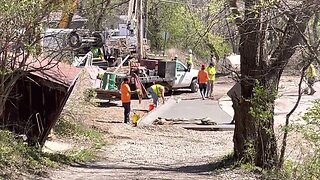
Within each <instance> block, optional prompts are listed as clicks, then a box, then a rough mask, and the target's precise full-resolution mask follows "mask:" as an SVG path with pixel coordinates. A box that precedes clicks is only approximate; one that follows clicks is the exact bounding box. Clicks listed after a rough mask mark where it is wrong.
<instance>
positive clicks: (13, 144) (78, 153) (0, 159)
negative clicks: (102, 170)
mask: <svg viewBox="0 0 320 180" xmlns="http://www.w3.org/2000/svg"><path fill="white" fill-rule="evenodd" d="M55 134H56V135H57V136H58V137H63V138H66V139H72V140H73V141H75V142H76V144H79V145H82V146H81V148H79V147H76V148H75V149H73V150H71V151H69V152H65V153H46V152H42V151H41V150H40V149H39V148H35V147H29V146H27V144H26V143H25V142H23V140H22V139H18V138H16V136H15V135H14V134H13V133H12V132H10V131H5V130H0V179H20V177H21V176H25V175H28V174H38V172H41V171H43V169H47V168H48V167H49V168H58V167H61V165H62V164H73V163H81V162H86V161H90V160H94V159H95V158H96V157H97V155H96V154H97V151H98V150H100V149H101V148H102V147H103V146H104V145H105V144H104V139H103V134H102V133H100V132H99V131H97V130H95V129H90V128H88V127H85V126H83V125H81V124H76V123H74V122H72V121H71V122H70V121H68V120H66V119H63V118H61V119H59V121H58V123H57V126H56V128H55Z"/></svg>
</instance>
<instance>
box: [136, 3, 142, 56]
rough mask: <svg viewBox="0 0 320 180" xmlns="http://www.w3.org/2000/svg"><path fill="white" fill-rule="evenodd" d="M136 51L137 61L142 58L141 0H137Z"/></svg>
mask: <svg viewBox="0 0 320 180" xmlns="http://www.w3.org/2000/svg"><path fill="white" fill-rule="evenodd" d="M137 20H138V22H137V23H138V24H137V40H138V42H137V43H138V44H137V51H138V61H139V62H140V61H141V59H142V58H143V32H142V30H143V21H142V0H137Z"/></svg>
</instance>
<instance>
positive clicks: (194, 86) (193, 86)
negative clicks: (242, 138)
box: [190, 79, 199, 93]
mask: <svg viewBox="0 0 320 180" xmlns="http://www.w3.org/2000/svg"><path fill="white" fill-rule="evenodd" d="M190 89H191V92H193V93H195V92H198V90H199V84H198V82H197V79H194V80H192V82H191V86H190Z"/></svg>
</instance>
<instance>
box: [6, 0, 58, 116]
mask: <svg viewBox="0 0 320 180" xmlns="http://www.w3.org/2000/svg"><path fill="white" fill-rule="evenodd" d="M0 4H1V6H0V118H1V119H2V120H3V121H2V122H4V119H3V118H4V116H3V113H4V108H5V105H6V103H8V99H9V98H10V97H11V96H14V94H13V93H12V89H13V87H14V85H15V84H16V82H17V81H18V80H19V79H20V78H21V77H23V76H25V75H26V74H28V73H30V72H34V71H43V70H46V69H50V68H52V67H53V66H54V65H55V64H56V63H57V62H55V61H53V59H54V57H53V55H54V56H57V54H58V53H47V55H46V56H44V55H42V54H41V41H42V37H43V29H42V24H43V23H44V19H45V17H47V16H48V15H49V14H50V12H52V11H55V10H57V8H58V7H59V5H60V1H53V0H49V1H42V0H30V1H20V0H11V1H6V0H0Z"/></svg>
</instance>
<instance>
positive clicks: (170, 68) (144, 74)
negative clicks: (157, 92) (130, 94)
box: [134, 60, 199, 92]
mask: <svg viewBox="0 0 320 180" xmlns="http://www.w3.org/2000/svg"><path fill="white" fill-rule="evenodd" d="M155 72H156V73H155ZM198 72H199V71H198V70H196V69H193V68H192V69H190V70H188V68H187V66H186V65H184V64H183V63H182V62H181V61H170V60H169V61H163V60H161V61H159V62H158V65H157V67H156V68H146V69H137V70H136V71H135V72H134V73H136V74H137V75H138V76H139V79H140V81H141V83H143V84H144V86H145V87H146V88H148V87H149V86H151V85H152V84H153V83H154V82H155V83H158V84H162V85H164V86H165V87H166V90H167V91H170V90H175V89H186V88H188V89H191V91H192V92H197V91H198V89H199V85H198V81H197V77H198Z"/></svg>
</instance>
